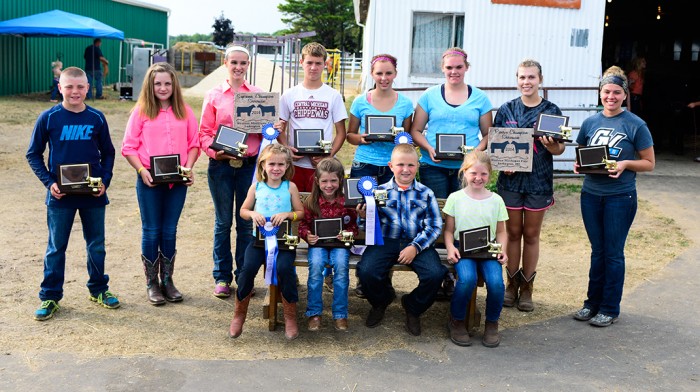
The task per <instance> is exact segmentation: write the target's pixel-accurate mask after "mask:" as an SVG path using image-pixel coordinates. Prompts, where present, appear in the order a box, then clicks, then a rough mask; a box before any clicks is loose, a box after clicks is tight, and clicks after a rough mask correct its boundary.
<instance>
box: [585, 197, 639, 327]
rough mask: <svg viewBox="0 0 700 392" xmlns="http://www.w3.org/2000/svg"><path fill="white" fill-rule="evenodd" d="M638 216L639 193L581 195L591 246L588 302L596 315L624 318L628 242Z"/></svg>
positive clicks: (587, 305)
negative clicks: (621, 304) (623, 295)
mask: <svg viewBox="0 0 700 392" xmlns="http://www.w3.org/2000/svg"><path fill="white" fill-rule="evenodd" d="M636 213H637V191H632V192H629V193H622V194H617V195H612V196H596V195H592V194H590V193H587V192H581V216H582V217H583V224H584V226H585V227H586V233H587V234H588V240H589V241H590V243H591V269H590V271H589V272H588V294H587V296H588V299H586V301H584V303H583V306H585V307H587V308H589V309H591V310H592V311H593V313H594V314H595V313H602V314H605V315H607V316H611V317H617V316H619V315H620V301H621V300H622V288H623V286H624V284H625V241H626V240H627V234H628V233H629V230H630V226H632V221H634V216H635V215H636Z"/></svg>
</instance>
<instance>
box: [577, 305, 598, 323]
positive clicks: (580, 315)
mask: <svg viewBox="0 0 700 392" xmlns="http://www.w3.org/2000/svg"><path fill="white" fill-rule="evenodd" d="M595 315H596V314H595V313H593V311H592V310H591V309H590V308H586V307H583V308H581V309H579V310H578V311H576V313H574V319H576V320H578V321H588V320H590V319H592V318H593V316H595Z"/></svg>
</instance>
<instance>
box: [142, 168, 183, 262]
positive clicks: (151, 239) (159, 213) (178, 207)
mask: <svg viewBox="0 0 700 392" xmlns="http://www.w3.org/2000/svg"><path fill="white" fill-rule="evenodd" d="M186 196H187V187H186V186H185V185H182V184H177V185H173V187H172V188H170V186H169V185H167V184H164V185H157V186H155V187H153V188H151V187H149V186H147V185H146V184H144V183H143V180H141V176H138V175H137V178H136V199H137V200H138V202H139V210H140V211H141V253H142V254H143V255H144V256H145V257H146V258H147V259H148V260H150V261H155V260H156V259H157V258H158V251H159V250H160V252H161V253H162V254H163V256H165V257H167V258H168V259H172V258H173V255H175V249H176V246H175V242H176V237H177V222H178V221H179V220H180V213H182V207H183V206H184V205H185V197H186Z"/></svg>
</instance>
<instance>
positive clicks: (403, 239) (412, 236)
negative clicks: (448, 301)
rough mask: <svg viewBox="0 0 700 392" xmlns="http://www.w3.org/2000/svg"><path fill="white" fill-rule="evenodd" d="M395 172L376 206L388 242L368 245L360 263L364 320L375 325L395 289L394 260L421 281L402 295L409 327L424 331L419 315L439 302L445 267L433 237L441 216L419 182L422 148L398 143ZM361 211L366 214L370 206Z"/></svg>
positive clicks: (410, 330) (437, 232)
mask: <svg viewBox="0 0 700 392" xmlns="http://www.w3.org/2000/svg"><path fill="white" fill-rule="evenodd" d="M389 168H391V171H392V173H394V177H393V178H392V179H391V181H389V182H387V183H384V184H381V185H379V189H384V190H386V191H387V196H388V197H387V200H386V207H381V208H378V212H379V219H380V221H381V228H382V237H383V239H384V245H370V246H368V247H367V249H365V251H364V253H363V254H362V260H361V261H360V263H358V264H357V268H358V273H357V275H358V276H359V278H360V282H362V290H363V291H364V294H365V295H366V296H367V300H368V301H369V303H370V305H372V308H371V310H370V311H369V314H368V315H367V319H366V320H365V325H366V326H367V327H368V328H375V327H377V326H378V325H379V324H380V323H381V322H382V319H384V313H385V312H386V308H387V307H388V306H389V305H390V304H391V303H392V302H393V301H394V298H396V294H395V292H394V290H392V288H391V287H389V286H387V284H386V282H387V280H388V275H389V271H391V267H393V266H394V264H396V263H399V264H403V265H407V266H410V267H411V268H412V269H413V271H414V272H415V273H416V275H418V286H417V287H416V288H415V289H413V291H411V292H410V293H408V294H405V295H404V296H403V297H401V306H402V307H403V310H404V312H405V313H406V324H405V327H406V331H408V333H409V334H411V335H413V336H418V335H420V334H421V322H420V316H421V314H423V313H424V312H425V311H426V310H428V309H429V308H430V306H432V304H433V302H435V297H436V295H437V292H438V289H439V288H440V283H441V282H442V280H443V278H444V277H445V274H446V273H447V268H445V266H443V265H442V264H441V263H440V257H439V256H438V253H437V251H436V250H435V247H434V244H435V241H436V240H437V239H438V237H439V236H440V233H441V232H442V216H441V214H440V208H439V207H438V203H437V199H436V198H435V195H434V194H433V191H432V190H430V188H428V187H426V186H425V185H423V184H421V183H420V182H418V181H416V171H417V170H418V153H417V152H416V149H415V148H414V147H413V145H410V144H398V145H396V147H394V151H393V152H392V154H391V161H390V162H389ZM359 214H360V216H361V217H362V218H365V215H366V210H364V209H360V210H359Z"/></svg>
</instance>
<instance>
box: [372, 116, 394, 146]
mask: <svg viewBox="0 0 700 392" xmlns="http://www.w3.org/2000/svg"><path fill="white" fill-rule="evenodd" d="M395 126H396V117H394V116H387V115H366V116H365V131H366V132H367V136H365V140H367V141H372V142H391V143H393V142H394V133H393V132H392V128H394V127H395Z"/></svg>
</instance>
